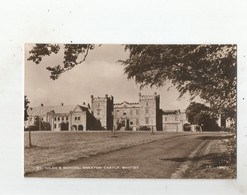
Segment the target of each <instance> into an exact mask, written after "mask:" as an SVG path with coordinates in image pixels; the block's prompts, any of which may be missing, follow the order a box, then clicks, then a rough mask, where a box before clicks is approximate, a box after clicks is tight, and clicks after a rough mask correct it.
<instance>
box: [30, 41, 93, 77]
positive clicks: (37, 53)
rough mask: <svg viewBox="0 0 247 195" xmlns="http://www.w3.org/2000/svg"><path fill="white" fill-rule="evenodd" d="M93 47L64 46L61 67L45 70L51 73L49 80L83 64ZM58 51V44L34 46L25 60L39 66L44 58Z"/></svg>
mask: <svg viewBox="0 0 247 195" xmlns="http://www.w3.org/2000/svg"><path fill="white" fill-rule="evenodd" d="M94 47H95V46H94V45H92V44H65V45H64V61H63V65H62V66H61V65H60V64H58V65H55V66H54V67H50V66H48V67H46V69H47V70H49V71H50V72H51V75H50V78H51V79H53V80H56V79H58V77H59V76H60V75H61V74H62V73H64V72H66V71H68V70H71V69H72V68H74V67H75V66H76V65H78V64H81V63H82V62H84V61H85V59H86V57H87V55H88V52H89V50H92V49H94ZM60 49H61V47H60V46H59V45H58V44H36V45H35V46H34V47H33V49H32V50H31V51H30V52H29V53H30V54H31V56H30V57H29V58H28V59H27V60H31V61H33V62H34V63H36V64H39V63H40V62H41V61H42V58H43V57H44V56H50V55H51V54H57V53H58V52H59V51H60ZM80 57H82V59H81V60H78V58H80Z"/></svg>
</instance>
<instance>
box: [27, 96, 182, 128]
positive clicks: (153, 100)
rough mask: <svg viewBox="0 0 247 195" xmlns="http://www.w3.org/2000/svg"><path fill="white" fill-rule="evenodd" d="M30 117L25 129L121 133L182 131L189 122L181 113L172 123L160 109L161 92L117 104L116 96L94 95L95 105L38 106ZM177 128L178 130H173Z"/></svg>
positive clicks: (177, 113) (29, 112)
mask: <svg viewBox="0 0 247 195" xmlns="http://www.w3.org/2000/svg"><path fill="white" fill-rule="evenodd" d="M174 114H175V115H177V116H175V115H174ZM28 115H29V117H28V120H27V121H25V127H31V126H34V125H36V126H39V129H40V130H41V129H42V127H41V126H42V125H41V124H43V123H44V122H45V123H46V124H49V126H50V129H51V130H52V131H86V130H112V129H113V128H115V129H116V130H121V131H128V130H129V131H139V130H157V131H162V130H163V131H175V130H176V131H182V130H183V124H184V121H185V119H184V118H182V117H181V116H180V115H181V113H179V112H175V113H173V115H174V117H178V118H179V120H173V119H172V121H171V118H173V117H172V116H173V115H170V114H168V113H167V112H164V111H162V110H161V109H160V96H159V95H157V93H154V94H153V95H142V94H141V93H139V101H138V102H134V103H129V102H126V101H124V102H122V103H115V104H114V99H113V96H110V97H109V96H108V95H105V96H104V97H94V96H93V95H92V96H91V106H90V105H89V104H88V105H86V104H85V103H83V105H63V104H61V105H58V106H44V105H43V104H41V106H38V107H33V108H31V107H30V108H29V109H28ZM168 115H169V116H168ZM175 119H176V118H175ZM169 121H170V122H169ZM174 125H175V126H176V127H173V128H172V126H174ZM178 129H179V130H178Z"/></svg>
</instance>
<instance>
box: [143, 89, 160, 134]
mask: <svg viewBox="0 0 247 195" xmlns="http://www.w3.org/2000/svg"><path fill="white" fill-rule="evenodd" d="M139 105H140V114H139V121H140V126H146V127H148V128H153V130H159V129H160V126H161V124H160V123H161V119H160V96H159V95H157V93H154V95H142V94H141V93H139Z"/></svg>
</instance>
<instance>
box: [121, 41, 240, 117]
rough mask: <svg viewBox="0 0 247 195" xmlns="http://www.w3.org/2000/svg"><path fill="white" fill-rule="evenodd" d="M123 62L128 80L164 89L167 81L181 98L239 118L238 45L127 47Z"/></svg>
mask: <svg viewBox="0 0 247 195" xmlns="http://www.w3.org/2000/svg"><path fill="white" fill-rule="evenodd" d="M125 49H126V50H129V51H130V55H129V58H128V59H127V60H124V61H121V62H122V64H123V65H125V73H126V74H127V77H128V78H129V79H131V78H134V79H135V80H136V82H137V83H139V84H141V87H143V86H158V87H160V86H163V85H165V84H166V82H167V81H168V80H170V81H172V83H173V84H174V85H175V86H176V88H177V89H178V91H179V92H180V97H181V96H182V95H183V94H185V93H187V92H189V93H190V95H191V97H192V99H193V98H194V97H195V96H199V97H201V98H202V99H204V100H206V101H207V102H209V103H210V105H211V107H212V108H215V110H217V112H218V113H222V114H224V115H226V116H229V117H235V116H236V81H237V78H236V45H126V46H125Z"/></svg>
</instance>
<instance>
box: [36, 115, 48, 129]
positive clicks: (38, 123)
mask: <svg viewBox="0 0 247 195" xmlns="http://www.w3.org/2000/svg"><path fill="white" fill-rule="evenodd" d="M34 126H35V127H36V129H37V130H51V125H50V123H48V122H45V121H42V120H41V119H40V117H38V116H36V117H35V120H34Z"/></svg>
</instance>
